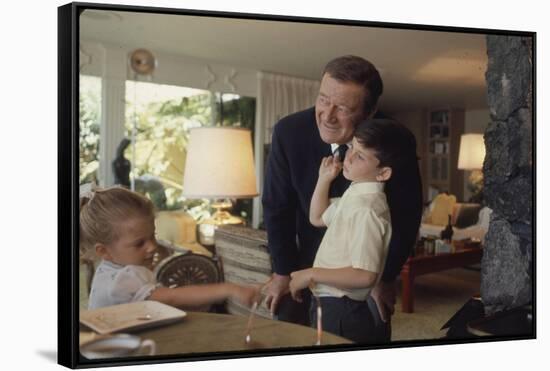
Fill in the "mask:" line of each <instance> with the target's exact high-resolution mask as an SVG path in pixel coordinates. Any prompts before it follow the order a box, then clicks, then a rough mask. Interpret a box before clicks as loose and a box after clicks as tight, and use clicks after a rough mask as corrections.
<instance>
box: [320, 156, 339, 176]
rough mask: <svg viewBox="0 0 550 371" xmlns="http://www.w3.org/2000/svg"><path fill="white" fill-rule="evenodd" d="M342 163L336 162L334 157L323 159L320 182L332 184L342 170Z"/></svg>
mask: <svg viewBox="0 0 550 371" xmlns="http://www.w3.org/2000/svg"><path fill="white" fill-rule="evenodd" d="M342 166H343V165H342V162H340V161H336V160H335V159H334V157H333V156H328V157H323V159H322V160H321V166H320V167H319V181H324V182H332V181H333V180H334V178H336V177H337V176H338V174H340V171H341V170H342Z"/></svg>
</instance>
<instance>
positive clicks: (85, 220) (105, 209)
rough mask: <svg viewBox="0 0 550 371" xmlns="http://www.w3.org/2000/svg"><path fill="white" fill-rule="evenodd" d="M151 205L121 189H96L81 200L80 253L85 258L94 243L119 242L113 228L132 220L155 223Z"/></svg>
mask: <svg viewBox="0 0 550 371" xmlns="http://www.w3.org/2000/svg"><path fill="white" fill-rule="evenodd" d="M154 216H155V212H154V206H153V203H152V202H151V201H150V200H149V199H147V198H146V197H144V196H142V195H140V194H138V193H135V192H132V191H130V190H128V189H126V188H122V187H111V188H106V189H99V188H96V189H95V190H93V191H91V192H89V193H88V194H87V195H84V196H81V197H80V241H79V242H80V253H81V255H86V254H87V253H88V252H90V251H91V250H93V247H94V246H95V244H97V243H101V244H110V243H112V242H113V241H115V240H116V239H117V238H118V235H117V227H116V224H117V223H120V222H123V221H125V220H128V219H131V218H132V217H149V218H151V219H153V220H154Z"/></svg>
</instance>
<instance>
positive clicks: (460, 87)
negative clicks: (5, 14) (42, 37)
mask: <svg viewBox="0 0 550 371" xmlns="http://www.w3.org/2000/svg"><path fill="white" fill-rule="evenodd" d="M58 47H59V51H58V97H59V99H58V143H59V157H58V161H59V163H58V170H59V172H58V197H59V204H58V225H59V229H58V234H59V236H63V238H59V253H58V257H59V258H58V259H59V264H58V267H59V268H58V285H59V287H58V292H59V301H58V313H59V314H58V323H59V333H58V362H59V363H60V364H62V365H64V366H67V367H70V368H87V367H98V366H115V365H133V364H152V363H166V362H189V361H198V360H214V359H232V358H244V357H260V356H276V355H286V354H312V353H325V352H348V351H357V350H375V349H385V348H401V347H419V346H427V345H448V344H460V343H471V342H494V341H505V340H506V341H508V340H519V339H535V338H536V320H537V316H536V314H537V313H536V309H537V307H536V297H535V290H534V288H535V284H536V282H535V281H536V280H535V273H536V272H535V261H536V248H535V239H534V234H535V228H536V219H535V202H534V201H535V188H534V182H533V180H534V179H535V175H536V174H535V165H536V159H535V139H536V138H535V127H536V120H535V118H536V117H535V112H536V107H535V101H536V100H535V97H536V86H535V78H534V77H535V71H536V33H535V32H531V31H529V32H528V31H522V30H500V29H498V30H497V29H472V28H457V27H447V26H433V25H417V24H396V23H384V22H369V21H362V20H361V21H360V20H352V19H347V20H343V19H328V18H308V17H297V16H281V15H268V14H252V13H230V12H220V11H212V10H209V11H206V10H205V11H201V10H185V9H169V8H154V7H143V6H129V5H113V4H109V5H107V4H90V3H70V4H67V5H63V6H60V7H59V8H58ZM373 128H376V129H373ZM361 130H364V132H366V133H368V134H363V131H361ZM369 130H370V131H369ZM376 130H378V131H376ZM390 130H393V131H390ZM380 132H381V133H382V134H376V133H380ZM387 133H391V135H390V134H387ZM361 135H364V136H361ZM376 135H386V136H382V137H376ZM361 138H367V139H361ZM377 138H378V139H377ZM435 139H437V140H435ZM393 144H395V145H393ZM384 146H386V147H384ZM341 147H343V148H344V149H343V150H342V149H341ZM341 151H344V152H341ZM362 151H363V152H362ZM392 151H393V152H392ZM365 153H368V154H371V155H372V160H370V161H374V162H372V163H374V164H375V165H374V166H373V169H375V170H377V171H378V170H379V172H375V170H370V169H371V168H369V167H368V166H367V167H364V166H363V167H361V166H362V165H361V161H363V157H361V156H364V155H365ZM387 153H389V155H386V154H387ZM331 156H332V157H331ZM369 156H370V155H369ZM323 158H326V160H323ZM369 158H371V157H369ZM339 161H341V162H340V163H339ZM367 161H369V160H367ZM387 161H389V162H387ZM327 163H330V166H331V167H332V168H333V169H337V170H338V171H337V172H335V173H334V175H333V176H332V177H331V178H330V179H329V180H328V181H327V180H326V179H328V178H323V175H322V174H323V172H322V171H321V173H322V174H321V176H319V173H320V170H319V168H320V166H321V170H323V169H325V170H326V168H327V167H328V166H329V165H327ZM372 163H371V164H372ZM323 164H324V165H323ZM358 164H359V165H358ZM323 166H325V168H324V167H323ZM339 166H340V167H339ZM357 166H359V167H357ZM352 169H356V170H352ZM357 169H359V170H357ZM340 170H341V171H340ZM369 171H372V172H369ZM358 174H359V175H358ZM373 174H374V175H373ZM318 178H319V179H318ZM316 184H317V186H316ZM319 184H323V185H321V186H319ZM325 186H326V187H325ZM316 187H319V189H324V190H322V191H319V190H318V189H317V188H316ZM361 187H362V188H361ZM354 189H355V190H354ZM357 189H362V191H361V192H363V193H364V194H363V193H362V194H361V196H362V198H361V197H359V196H357V192H359V191H357ZM354 192H355V193H354ZM354 194H355V197H356V198H355V199H354V198H350V197H352V195H354ZM365 195H368V197H366V196H365ZM363 196H364V197H363ZM374 197H376V200H377V201H376V203H375V202H374V201H372V199H374ZM329 198H330V201H331V202H332V203H329ZM320 199H322V200H324V201H323V202H321V201H318V200H320ZM366 199H368V200H371V201H365V200H366ZM350 200H351V201H350ZM425 200H430V202H429V203H425V202H424V201H425ZM325 201H326V202H325ZM317 202H320V203H319V204H318V203H317ZM319 205H320V206H319ZM344 205H345V206H344ZM318 210H320V211H319V213H318V214H319V215H317V214H316V212H317V211H318ZM358 218H362V219H358ZM373 226H378V227H376V228H375V227H373ZM365 231H366V232H365ZM426 241H430V243H432V242H433V246H432V245H430V244H428V245H430V246H432V247H431V248H426V246H428V245H427V244H426ZM336 247H338V248H336ZM392 303H395V305H394V306H393V305H392ZM392 312H393V314H392Z"/></svg>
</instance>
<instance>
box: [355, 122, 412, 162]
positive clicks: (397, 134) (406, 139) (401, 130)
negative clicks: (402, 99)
mask: <svg viewBox="0 0 550 371" xmlns="http://www.w3.org/2000/svg"><path fill="white" fill-rule="evenodd" d="M354 136H355V138H356V139H357V141H358V142H359V143H360V144H361V145H362V146H364V147H365V148H368V149H371V150H374V152H375V153H376V158H378V161H380V164H379V165H378V167H386V166H387V167H391V168H392V170H393V171H395V170H396V169H397V168H398V167H399V165H400V164H404V163H407V162H408V161H410V159H411V158H415V159H416V139H415V138H414V135H413V134H412V133H411V132H410V131H409V129H407V128H406V127H405V126H403V125H401V124H400V123H399V122H397V121H395V120H392V119H367V120H364V121H362V122H360V123H359V124H358V125H357V127H356V128H355V133H354Z"/></svg>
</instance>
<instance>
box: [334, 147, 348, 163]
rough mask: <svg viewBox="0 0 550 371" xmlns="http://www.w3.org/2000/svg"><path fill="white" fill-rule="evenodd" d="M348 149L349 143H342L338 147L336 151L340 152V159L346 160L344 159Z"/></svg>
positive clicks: (341, 160)
mask: <svg viewBox="0 0 550 371" xmlns="http://www.w3.org/2000/svg"><path fill="white" fill-rule="evenodd" d="M347 150H348V145H347V144H340V145H339V146H338V148H336V153H338V161H340V162H344V159H345V158H346V151H347Z"/></svg>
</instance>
